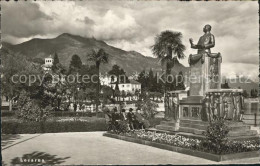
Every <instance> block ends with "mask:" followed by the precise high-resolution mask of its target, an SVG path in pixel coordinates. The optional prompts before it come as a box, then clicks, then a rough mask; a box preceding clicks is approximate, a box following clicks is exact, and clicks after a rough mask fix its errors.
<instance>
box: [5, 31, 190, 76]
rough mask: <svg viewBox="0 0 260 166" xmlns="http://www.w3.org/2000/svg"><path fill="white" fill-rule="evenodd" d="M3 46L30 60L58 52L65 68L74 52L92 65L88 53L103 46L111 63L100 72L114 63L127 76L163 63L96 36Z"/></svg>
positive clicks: (64, 36) (178, 68) (65, 36)
mask: <svg viewBox="0 0 260 166" xmlns="http://www.w3.org/2000/svg"><path fill="white" fill-rule="evenodd" d="M3 47H6V48H8V49H10V50H12V51H13V52H17V53H18V52H19V53H20V54H22V55H24V56H26V57H27V58H28V59H36V58H41V59H44V58H46V57H48V56H49V55H50V54H54V53H55V52H56V53H57V54H58V56H59V60H60V63H61V64H63V65H64V66H66V67H68V66H69V64H70V61H71V57H72V56H73V55H74V54H77V55H79V57H80V58H81V60H82V62H83V63H84V64H93V62H90V61H88V56H87V54H88V53H90V51H91V50H92V49H94V48H103V49H104V50H105V51H106V52H107V53H108V54H109V55H110V57H109V63H108V64H105V65H102V66H101V72H104V73H105V72H108V71H109V70H111V68H112V66H113V65H114V64H117V65H119V66H120V67H121V68H123V69H124V70H125V71H126V73H127V75H132V74H133V73H134V72H141V71H142V70H143V69H146V70H150V68H152V69H153V70H154V71H155V72H159V71H161V65H160V62H159V60H158V59H157V58H152V57H146V56H144V55H142V54H140V53H138V52H136V51H125V50H122V49H119V48H116V47H113V46H110V45H108V44H107V43H105V42H104V41H101V40H97V39H95V38H85V37H81V36H77V35H72V34H68V33H64V34H61V35H59V36H57V37H56V38H52V39H38V38H34V39H31V40H29V41H26V42H24V43H21V44H17V45H11V44H9V43H3ZM181 70H182V71H187V70H188V68H186V67H184V66H183V65H182V64H181V63H179V62H178V63H177V64H176V65H175V67H174V69H173V72H175V73H178V72H179V71H181Z"/></svg>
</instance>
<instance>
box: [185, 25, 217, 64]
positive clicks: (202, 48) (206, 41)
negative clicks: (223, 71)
mask: <svg viewBox="0 0 260 166" xmlns="http://www.w3.org/2000/svg"><path fill="white" fill-rule="evenodd" d="M210 31H211V26H210V25H208V24H207V25H205V26H204V28H203V32H204V35H203V36H201V37H200V39H199V41H198V44H196V45H195V44H193V39H192V38H190V44H191V48H193V49H198V52H197V54H193V55H192V54H190V56H189V64H190V65H191V64H194V63H196V62H198V61H199V60H201V63H204V60H205V56H209V57H211V58H218V57H219V56H220V53H211V51H210V49H211V48H213V47H214V46H215V37H214V35H213V34H211V33H210Z"/></svg>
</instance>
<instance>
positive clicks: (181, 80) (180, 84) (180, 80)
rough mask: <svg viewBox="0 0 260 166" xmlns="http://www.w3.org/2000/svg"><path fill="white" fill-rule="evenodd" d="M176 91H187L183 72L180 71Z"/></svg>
mask: <svg viewBox="0 0 260 166" xmlns="http://www.w3.org/2000/svg"><path fill="white" fill-rule="evenodd" d="M176 90H185V85H184V77H183V74H182V71H180V72H179V74H178V76H177V86H176Z"/></svg>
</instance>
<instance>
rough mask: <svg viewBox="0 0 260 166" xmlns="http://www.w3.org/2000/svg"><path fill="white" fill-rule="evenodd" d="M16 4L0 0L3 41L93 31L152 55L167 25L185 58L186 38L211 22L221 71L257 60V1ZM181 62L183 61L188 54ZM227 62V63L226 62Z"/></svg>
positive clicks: (111, 41) (118, 44) (198, 33)
mask: <svg viewBox="0 0 260 166" xmlns="http://www.w3.org/2000/svg"><path fill="white" fill-rule="evenodd" d="M18 3H20V5H17V4H16V3H10V2H8V3H4V2H3V7H2V9H3V12H2V19H3V20H2V34H3V40H5V41H9V42H12V43H19V42H22V41H26V40H29V39H30V38H33V37H42V38H48V37H54V36H57V35H59V34H61V33H72V34H75V35H81V36H85V37H92V36H94V37H95V38H97V39H99V40H104V41H105V42H107V43H108V44H110V45H113V46H115V47H119V48H122V49H124V50H127V51H130V50H135V51H138V52H140V53H142V54H143V55H145V56H153V55H152V52H151V50H150V47H151V45H153V44H154V37H155V36H156V35H157V34H159V33H160V32H162V31H164V30H172V31H179V32H182V34H183V43H184V45H185V46H186V47H187V50H186V51H185V55H186V57H188V55H189V54H194V53H196V50H193V49H191V48H190V44H189V38H193V39H194V42H196V41H198V39H199V37H200V36H201V35H203V32H202V28H203V26H204V25H205V24H210V25H212V34H214V36H215V39H216V46H215V48H213V49H212V52H220V53H221V54H222V56H223V66H224V68H223V70H226V69H228V70H230V71H231V70H232V71H234V72H241V71H240V70H241V68H237V66H240V67H243V68H244V69H253V66H254V68H255V66H256V65H258V63H259V62H258V54H259V52H258V49H259V48H258V46H259V44H258V43H259V40H258V35H257V34H258V33H259V21H258V4H257V1H255V2H225V3H218V2H211V3H205V2H191V3H181V2H173V1H149V2H146V1H127V2H121V1H107V2H106V1H102V5H100V4H101V2H99V1H66V2H59V1H55V2H48V1H47V2H46V1H42V2H30V3H29V2H27V3H23V2H18ZM21 16H22V17H21ZM181 63H183V64H185V65H186V66H188V60H187V58H185V59H184V60H181ZM227 64H229V65H232V66H230V68H228V67H225V66H226V65H227ZM236 64H238V65H236ZM242 64H243V65H242ZM247 66H249V67H247ZM248 71H252V70H248ZM257 72H258V69H257ZM224 73H227V72H224ZM254 74H255V75H256V76H257V73H254Z"/></svg>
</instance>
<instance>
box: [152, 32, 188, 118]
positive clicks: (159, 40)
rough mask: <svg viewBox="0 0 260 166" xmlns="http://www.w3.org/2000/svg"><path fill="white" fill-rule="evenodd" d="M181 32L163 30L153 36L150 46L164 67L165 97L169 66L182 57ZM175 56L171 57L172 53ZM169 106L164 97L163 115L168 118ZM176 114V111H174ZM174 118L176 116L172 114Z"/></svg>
mask: <svg viewBox="0 0 260 166" xmlns="http://www.w3.org/2000/svg"><path fill="white" fill-rule="evenodd" d="M181 40H182V34H181V32H173V31H169V30H166V31H163V32H161V33H160V34H159V35H157V36H156V37H155V44H154V45H153V46H152V52H153V54H154V56H155V57H157V58H159V59H160V61H161V65H162V68H164V67H165V74H164V81H165V83H164V94H165V97H166V92H167V90H168V87H169V86H168V85H169V84H168V83H167V78H168V75H169V74H170V73H171V68H172V67H173V66H174V64H175V63H176V62H177V61H178V60H177V58H178V59H182V58H184V53H183V52H184V50H185V46H184V45H183V44H182V41H181ZM173 54H175V55H176V56H175V57H173V56H172V55H173ZM170 110H171V108H169V107H168V106H167V98H165V117H166V118H170V119H171V117H170V112H171V111H170ZM175 114H176V113H175ZM174 119H175V120H176V116H174Z"/></svg>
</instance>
